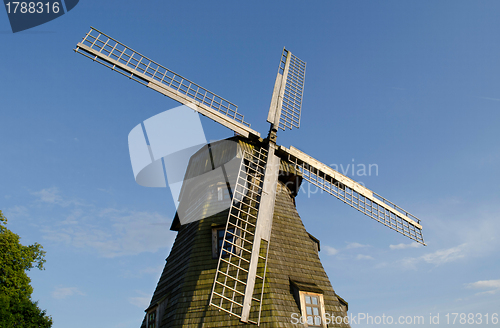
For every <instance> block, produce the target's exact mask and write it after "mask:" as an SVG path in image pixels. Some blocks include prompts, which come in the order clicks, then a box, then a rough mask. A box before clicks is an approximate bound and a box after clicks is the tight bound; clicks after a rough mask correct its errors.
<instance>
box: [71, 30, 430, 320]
mask: <svg viewBox="0 0 500 328" xmlns="http://www.w3.org/2000/svg"><path fill="white" fill-rule="evenodd" d="M75 51H76V52H78V53H81V54H83V55H85V56H87V57H89V58H91V59H93V60H95V61H98V62H99V63H101V64H103V65H105V66H107V67H109V68H111V69H113V70H115V71H117V72H119V73H121V74H123V75H125V76H128V77H129V78H131V79H134V80H135V81H137V82H140V83H141V84H144V85H146V86H147V87H149V88H151V89H153V90H155V91H158V92H160V93H162V94H164V95H166V96H168V97H170V98H172V99H174V100H177V101H179V102H180V103H182V104H184V105H186V106H187V107H189V108H191V109H193V110H195V111H197V112H198V113H200V114H202V115H205V116H207V117H209V118H211V119H212V120H214V121H216V122H218V123H220V124H222V125H224V126H226V127H228V128H229V129H231V130H233V131H234V132H235V133H236V134H237V135H238V136H236V137H233V138H230V139H227V140H224V141H219V142H216V143H213V144H208V145H207V146H205V147H203V148H202V149H200V150H199V151H198V152H197V153H195V154H194V155H193V156H192V157H191V159H190V162H189V165H188V167H187V170H186V174H185V180H184V184H183V187H182V190H181V197H180V199H179V205H178V208H177V213H176V217H175V219H174V222H173V224H172V227H171V229H172V230H176V231H178V235H177V238H176V240H175V243H174V245H173V247H172V250H171V253H170V255H169V256H168V258H167V263H166V265H165V268H164V271H163V273H162V275H161V278H160V281H159V282H158V285H157V288H156V290H155V293H154V295H153V298H152V300H151V303H150V306H149V307H148V308H147V309H146V316H145V318H144V321H143V327H145V328H157V327H162V328H163V327H234V326H246V325H260V326H263V327H324V328H326V327H348V326H349V324H348V323H347V320H346V319H345V318H346V316H347V303H346V302H345V301H344V300H343V299H342V298H341V297H339V296H338V295H336V293H335V292H334V290H333V288H332V286H331V284H330V281H329V280H328V277H327V275H326V273H325V271H324V269H323V267H322V265H321V263H320V260H319V256H318V252H319V250H320V244H319V241H318V240H317V239H316V238H314V237H313V236H312V235H310V234H308V233H307V231H306V229H305V227H304V225H303V223H302V221H301V219H300V217H299V215H298V213H297V210H296V208H295V199H294V198H295V196H296V194H297V191H298V188H299V187H300V184H301V183H302V180H306V181H307V182H309V183H312V184H314V185H315V186H317V187H319V188H320V189H322V190H324V191H325V192H327V193H329V194H331V195H332V196H334V197H336V198H338V199H339V200H342V201H343V202H344V203H346V204H348V205H350V206H352V207H354V208H355V209H357V210H359V211H361V212H362V213H364V214H366V215H368V216H369V217H371V218H373V219H375V220H376V221H378V222H380V223H382V224H384V225H386V226H388V227H389V228H391V229H393V230H396V231H397V232H400V233H402V234H403V235H405V236H407V237H409V238H411V239H413V240H415V241H417V242H419V243H421V244H424V241H423V238H422V232H421V229H422V226H421V225H420V221H419V220H418V219H417V218H416V217H415V216H413V215H411V214H410V213H408V212H406V211H405V210H403V209H402V208H400V207H398V206H397V205H395V204H393V203H391V202H389V201H387V200H386V199H384V198H382V197H381V196H379V195H377V194H375V193H374V192H372V191H371V190H369V189H367V188H365V187H364V186H362V185H360V184H358V183H356V182H355V181H353V180H351V179H350V178H348V177H346V176H344V175H342V174H340V173H339V172H337V171H335V170H333V169H331V168H330V167H328V166H327V165H325V164H323V163H321V162H319V161H317V160H315V159H314V158H312V157H311V156H309V155H307V154H305V153H303V152H301V151H299V150H298V149H296V148H294V147H290V148H286V147H283V146H278V145H277V144H276V138H277V132H278V129H279V128H281V129H283V130H285V129H286V128H288V129H292V128H293V127H295V128H298V127H299V124H300V113H301V105H302V94H303V88H304V79H305V62H303V61H301V60H300V59H298V58H297V57H296V56H294V55H292V53H291V52H289V51H288V50H286V49H283V53H282V56H281V60H280V65H279V69H278V74H277V77H276V83H275V87H274V92H273V96H272V100H271V106H270V109H269V114H268V119H267V121H268V122H269V123H270V124H271V128H270V131H269V134H268V136H267V138H266V139H262V138H261V137H260V134H259V133H258V132H257V131H255V130H253V129H251V128H250V125H249V124H248V123H246V122H245V121H244V120H243V116H242V115H241V114H239V113H238V112H237V106H236V105H234V104H233V103H231V102H229V101H227V100H225V99H223V98H221V97H219V96H217V95H216V94H214V93H212V92H210V91H208V90H207V89H205V88H203V87H201V86H199V85H197V84H195V83H193V82H191V81H189V80H187V79H185V78H183V77H182V76H180V75H178V74H176V73H174V72H172V71H170V70H168V69H167V68H165V67H163V66H161V65H159V64H157V63H156V62H154V61H152V60H150V59H148V58H147V57H145V56H143V55H141V54H139V53H138V52H136V51H134V50H132V49H130V48H128V47H127V46H125V45H123V44H121V43H120V42H118V41H116V40H114V39H112V38H111V37H109V36H107V35H105V34H104V33H102V32H99V31H98V30H96V29H94V28H91V31H90V32H89V33H87V35H86V36H85V37H84V39H83V41H82V42H80V43H78V44H77V47H76V49H75ZM151 157H152V160H153V155H151ZM156 160H157V159H156ZM229 161H231V163H237V166H238V167H237V169H236V170H233V171H231V172H229V170H227V168H226V166H227V165H229V164H228V163H229ZM211 170H221V172H223V174H222V175H221V176H223V177H224V178H223V179H220V178H218V179H202V180H199V179H196V177H198V176H204V175H205V174H206V173H209V172H210V171H211ZM228 172H229V173H228ZM191 178H193V179H191ZM200 181H201V182H200ZM424 245H425V244H424Z"/></svg>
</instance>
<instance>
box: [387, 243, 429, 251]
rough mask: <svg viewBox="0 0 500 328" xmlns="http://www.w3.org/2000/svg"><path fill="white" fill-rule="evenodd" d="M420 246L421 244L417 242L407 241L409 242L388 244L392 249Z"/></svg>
mask: <svg viewBox="0 0 500 328" xmlns="http://www.w3.org/2000/svg"><path fill="white" fill-rule="evenodd" d="M421 246H422V245H420V244H419V243H409V244H404V243H401V244H397V245H389V248H390V249H392V250H394V249H407V248H419V247H421Z"/></svg>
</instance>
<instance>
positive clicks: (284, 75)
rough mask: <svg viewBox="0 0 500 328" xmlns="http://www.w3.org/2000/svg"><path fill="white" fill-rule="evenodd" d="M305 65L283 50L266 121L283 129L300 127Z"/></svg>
mask: <svg viewBox="0 0 500 328" xmlns="http://www.w3.org/2000/svg"><path fill="white" fill-rule="evenodd" d="M305 75H306V63H305V62H304V61H302V60H300V59H299V58H298V57H297V56H295V55H293V54H292V53H291V52H290V51H288V50H286V49H285V48H283V52H282V54H281V60H280V64H279V67H278V74H277V76H276V82H275V84H274V91H273V96H272V98H271V106H270V108H269V114H268V117H267V121H268V122H269V123H272V124H274V125H277V127H279V128H280V129H282V130H285V128H288V129H290V130H291V129H292V127H295V128H299V127H300V112H301V109H302V96H303V94H304V82H305Z"/></svg>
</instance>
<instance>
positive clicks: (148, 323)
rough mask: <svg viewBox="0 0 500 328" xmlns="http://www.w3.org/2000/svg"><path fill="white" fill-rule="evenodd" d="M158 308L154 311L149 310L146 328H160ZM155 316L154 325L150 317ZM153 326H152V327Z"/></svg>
mask: <svg viewBox="0 0 500 328" xmlns="http://www.w3.org/2000/svg"><path fill="white" fill-rule="evenodd" d="M157 310H158V306H155V307H154V308H153V309H151V310H149V311H148V312H147V314H146V328H158V311H157ZM152 314H154V323H153V322H149V320H150V316H151V315H152ZM151 324H152V325H151Z"/></svg>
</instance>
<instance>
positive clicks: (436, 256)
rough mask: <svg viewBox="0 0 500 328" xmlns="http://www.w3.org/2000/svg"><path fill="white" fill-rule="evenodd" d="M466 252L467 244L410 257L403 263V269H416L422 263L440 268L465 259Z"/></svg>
mask: <svg viewBox="0 0 500 328" xmlns="http://www.w3.org/2000/svg"><path fill="white" fill-rule="evenodd" d="M466 250H467V243H464V244H461V245H459V246H455V247H451V248H447V249H440V250H437V251H435V252H432V253H428V254H424V255H422V256H419V257H408V258H405V259H403V260H402V261H401V263H402V264H403V267H405V268H408V269H415V268H416V265H417V264H418V263H420V262H426V263H429V264H434V265H436V266H439V265H442V264H445V263H449V262H455V261H457V260H460V259H463V258H464V257H465V256H466Z"/></svg>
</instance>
